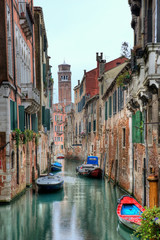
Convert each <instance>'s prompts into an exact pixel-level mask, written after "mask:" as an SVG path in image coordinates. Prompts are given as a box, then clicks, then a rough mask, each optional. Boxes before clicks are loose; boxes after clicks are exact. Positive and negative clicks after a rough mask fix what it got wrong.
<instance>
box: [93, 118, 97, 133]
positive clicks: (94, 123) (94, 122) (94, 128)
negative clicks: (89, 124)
mask: <svg viewBox="0 0 160 240" xmlns="http://www.w3.org/2000/svg"><path fill="white" fill-rule="evenodd" d="M93 131H94V132H95V131H96V120H94V121H93Z"/></svg>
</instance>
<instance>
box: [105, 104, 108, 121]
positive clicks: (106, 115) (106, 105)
mask: <svg viewBox="0 0 160 240" xmlns="http://www.w3.org/2000/svg"><path fill="white" fill-rule="evenodd" d="M107 119H108V101H106V102H105V120H107Z"/></svg>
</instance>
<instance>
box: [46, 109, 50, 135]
mask: <svg viewBox="0 0 160 240" xmlns="http://www.w3.org/2000/svg"><path fill="white" fill-rule="evenodd" d="M46 127H47V130H48V131H49V130H50V109H46Z"/></svg>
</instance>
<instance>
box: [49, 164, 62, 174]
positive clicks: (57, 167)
mask: <svg viewBox="0 0 160 240" xmlns="http://www.w3.org/2000/svg"><path fill="white" fill-rule="evenodd" d="M61 169H62V164H61V163H59V162H54V163H51V171H52V172H55V171H61Z"/></svg>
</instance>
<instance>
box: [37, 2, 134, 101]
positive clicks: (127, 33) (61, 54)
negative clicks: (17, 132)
mask: <svg viewBox="0 0 160 240" xmlns="http://www.w3.org/2000/svg"><path fill="white" fill-rule="evenodd" d="M34 6H40V7H42V9H43V15H44V20H45V27H46V32H47V38H48V45H49V49H48V55H49V56H50V57H51V61H50V64H51V65H52V75H53V78H54V81H55V84H54V103H56V102H58V76H57V72H58V65H59V64H62V63H63V62H64V60H65V62H66V63H67V64H70V65H71V72H72V89H73V88H74V87H75V86H76V85H77V82H78V80H82V77H83V73H84V69H86V70H87V71H90V70H92V69H93V68H95V67H96V52H103V56H104V59H106V61H107V62H108V61H111V60H113V59H115V58H118V57H119V56H120V54H121V45H122V42H124V41H126V42H128V43H129V45H130V47H132V46H133V30H132V28H131V25H130V23H131V12H130V9H129V5H128V0H34ZM72 100H73V91H72Z"/></svg>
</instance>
